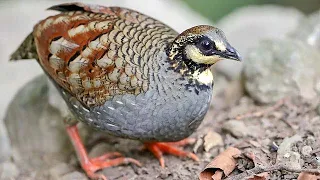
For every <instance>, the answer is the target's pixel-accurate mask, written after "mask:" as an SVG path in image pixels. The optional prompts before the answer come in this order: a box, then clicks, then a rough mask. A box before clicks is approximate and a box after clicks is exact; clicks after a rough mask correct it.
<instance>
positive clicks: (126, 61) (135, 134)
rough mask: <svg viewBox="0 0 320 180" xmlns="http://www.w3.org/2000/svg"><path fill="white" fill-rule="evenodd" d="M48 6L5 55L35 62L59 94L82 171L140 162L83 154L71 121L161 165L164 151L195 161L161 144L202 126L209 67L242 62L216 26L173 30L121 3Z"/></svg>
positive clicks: (89, 172) (93, 175)
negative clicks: (141, 148)
mask: <svg viewBox="0 0 320 180" xmlns="http://www.w3.org/2000/svg"><path fill="white" fill-rule="evenodd" d="M49 9H51V10H58V11H60V13H59V14H57V15H54V16H50V17H48V18H45V19H44V20H42V21H41V22H39V23H38V24H37V25H36V26H35V27H34V31H33V33H32V34H30V35H29V36H28V37H27V38H26V40H25V41H24V42H23V43H22V45H21V46H20V47H19V48H18V50H17V51H16V52H15V53H13V55H12V57H11V59H13V60H17V59H21V58H22V59H26V58H35V59H37V60H38V62H39V63H40V65H41V67H42V68H43V70H44V72H45V73H46V74H47V75H48V76H49V77H50V79H51V80H52V82H53V83H54V84H55V86H56V87H57V89H58V90H59V92H60V93H61V95H62V97H63V99H64V100H65V102H66V104H67V105H68V108H69V110H70V112H71V114H70V116H68V118H70V119H68V118H66V120H65V121H64V122H65V123H66V125H67V132H68V135H69V137H70V138H71V140H72V142H73V145H74V146H75V149H76V151H77V155H78V156H79V160H80V163H81V166H82V168H83V169H84V171H85V172H86V173H87V175H88V176H89V177H90V178H101V179H106V177H105V176H103V175H101V174H96V173H95V172H96V171H97V170H99V169H102V168H105V167H110V166H114V165H118V164H121V163H127V162H131V163H134V164H137V165H140V163H139V162H138V161H136V160H133V159H131V158H123V157H119V156H120V155H119V153H113V156H114V155H115V156H117V157H115V159H113V158H112V159H110V158H109V157H110V154H107V155H105V156H102V157H98V158H89V157H88V154H87V152H86V150H85V148H84V146H83V144H82V142H81V140H80V136H79V133H78V130H77V126H76V123H74V122H77V121H82V122H84V123H85V124H87V125H89V126H91V127H93V128H95V129H98V130H100V131H104V132H106V133H109V134H112V135H114V136H119V137H123V138H130V139H137V140H141V141H143V142H144V143H145V147H146V148H147V149H149V150H150V151H151V152H153V153H154V154H155V155H156V157H157V158H158V159H159V161H160V164H161V166H163V167H164V160H163V158H162V152H167V153H172V154H174V155H178V156H187V157H190V158H192V159H194V160H198V158H197V157H196V155H195V154H192V153H187V152H184V151H182V150H179V149H178V148H176V147H174V145H175V144H174V143H164V142H166V141H171V142H172V141H178V140H181V139H184V138H186V137H188V136H189V135H190V134H191V133H192V132H193V131H194V130H195V129H196V128H197V127H198V126H199V125H200V123H201V121H202V120H203V118H204V116H205V114H206V112H207V110H208V108H209V106H210V101H211V96H212V86H213V76H212V74H211V71H210V69H209V67H210V66H211V65H213V64H215V63H216V62H218V61H220V60H221V59H223V58H227V59H234V60H240V56H239V54H238V52H237V51H236V50H235V49H234V48H233V47H232V46H231V45H230V44H229V43H228V41H227V40H226V37H225V36H224V35H223V33H222V31H221V30H219V29H217V28H215V27H212V26H207V25H201V26H195V27H192V28H190V29H187V30H185V31H184V32H182V33H181V34H178V33H177V32H175V31H174V30H172V29H171V28H170V27H168V26H166V25H165V24H163V23H161V22H159V21H157V20H155V19H153V18H151V17H149V16H146V15H143V14H141V13H139V12H136V11H133V10H129V9H126V8H120V7H103V6H98V5H85V4H82V3H70V4H62V5H57V6H53V7H51V8H49ZM73 120H76V121H73ZM159 141H162V143H158V142H159ZM187 142H188V141H187V140H186V141H183V142H179V143H178V144H180V145H181V143H182V144H186V143H187Z"/></svg>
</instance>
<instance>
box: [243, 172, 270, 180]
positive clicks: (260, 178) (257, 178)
mask: <svg viewBox="0 0 320 180" xmlns="http://www.w3.org/2000/svg"><path fill="white" fill-rule="evenodd" d="M268 176H269V173H268V172H263V173H260V174H256V175H253V176H252V177H249V178H248V180H266V179H267V178H268Z"/></svg>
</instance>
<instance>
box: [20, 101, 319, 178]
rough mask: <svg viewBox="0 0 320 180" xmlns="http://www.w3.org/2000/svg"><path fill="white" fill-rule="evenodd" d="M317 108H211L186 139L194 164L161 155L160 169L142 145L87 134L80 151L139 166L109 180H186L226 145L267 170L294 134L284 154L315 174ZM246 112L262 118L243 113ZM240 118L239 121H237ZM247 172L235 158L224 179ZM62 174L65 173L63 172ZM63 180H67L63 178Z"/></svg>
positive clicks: (277, 173) (300, 104) (73, 165)
mask: <svg viewBox="0 0 320 180" xmlns="http://www.w3.org/2000/svg"><path fill="white" fill-rule="evenodd" d="M318 104H319V100H305V99H302V98H299V97H296V98H290V99H286V100H284V101H283V103H281V104H278V105H277V107H274V105H266V106H261V105H257V104H255V103H254V102H253V101H252V100H251V99H250V98H248V97H243V98H241V99H240V101H239V102H238V103H237V104H235V105H233V106H231V107H227V108H223V109H216V108H214V107H212V108H211V109H210V110H209V112H208V114H207V116H206V117H205V120H204V122H203V123H202V125H201V126H200V127H199V129H198V130H197V131H196V132H195V133H194V134H193V135H192V137H193V138H196V139H197V142H196V143H195V144H194V145H190V146H187V147H186V148H185V150H188V151H195V153H196V154H197V156H198V157H199V158H200V162H195V161H193V160H190V159H187V158H178V157H174V156H171V155H165V163H166V167H165V168H161V167H160V166H159V162H158V161H157V159H156V158H155V157H154V156H153V155H152V154H151V153H150V152H147V151H144V150H141V147H142V144H141V143H140V142H138V141H133V140H127V139H120V138H115V137H111V136H107V135H105V134H102V133H100V132H95V133H92V134H91V135H90V137H89V138H88V139H90V140H89V141H88V143H87V145H86V147H87V149H88V151H89V152H90V155H91V156H97V155H100V154H103V153H104V152H111V151H118V152H121V153H123V154H124V155H126V156H128V157H132V158H135V159H137V160H139V161H140V162H141V163H142V164H143V167H137V166H135V165H124V166H119V167H111V168H107V169H104V170H103V171H101V173H103V174H105V175H106V176H107V177H108V179H111V180H126V179H134V180H149V179H166V180H173V179H174V180H175V179H184V180H188V179H198V176H199V173H200V172H201V170H202V169H203V168H204V167H205V166H206V165H207V164H208V163H209V162H210V161H211V160H212V159H213V158H214V157H216V156H217V155H219V153H221V152H222V151H223V150H224V149H226V148H227V147H230V146H232V147H235V148H238V149H239V150H241V151H242V152H243V153H244V154H250V153H251V154H254V156H255V157H258V159H259V161H261V163H263V164H265V165H273V164H275V163H276V161H277V150H278V148H279V145H280V144H281V143H282V142H283V140H284V139H285V138H288V137H292V136H294V135H299V136H301V138H302V141H297V142H294V143H293V144H291V145H290V147H289V150H291V151H293V152H297V153H299V154H300V159H299V163H300V165H301V168H308V169H316V168H319V167H320V162H319V157H320V144H319V139H320V116H319V114H318V113H320V112H319V107H318ZM248 112H249V113H250V112H262V113H261V114H255V115H252V114H246V113H248ZM243 114H245V116H242V117H241V116H239V115H243ZM237 118H238V119H237ZM231 120H232V121H233V122H234V121H239V122H240V123H243V124H244V125H245V126H244V128H242V129H240V130H239V129H237V128H239V126H237V125H236V126H234V127H232V126H230V125H228V127H227V126H226V123H227V122H229V121H231ZM229 124H230V123H229ZM213 131H214V132H216V133H218V135H220V136H221V137H222V142H215V141H217V139H210V138H207V139H206V140H205V141H212V142H211V143H212V144H214V147H211V148H210V149H206V150H207V151H206V150H205V148H204V146H203V142H205V141H204V139H205V138H204V137H206V135H207V134H208V133H209V132H213ZM237 131H240V133H239V132H238V133H235V132H237ZM207 143H210V142H207ZM221 144H223V145H221ZM306 146H308V147H306ZM310 147H311V148H310ZM310 149H311V151H310ZM288 161H290V160H288ZM66 164H67V165H66V167H68V168H70V170H69V171H74V170H76V171H78V172H80V173H83V171H81V168H80V166H79V164H78V161H77V159H76V156H75V153H71V155H70V156H69V158H68V161H67V162H66ZM60 166H61V165H60ZM253 167H254V162H252V161H251V160H248V159H241V158H240V159H238V162H237V167H236V169H235V170H234V171H233V173H231V174H230V175H229V176H228V177H229V178H230V177H232V176H235V175H237V174H240V173H242V172H243V171H245V170H248V169H251V168H253ZM63 169H64V171H66V170H65V168H63ZM60 171H61V170H60ZM22 172H26V173H25V174H23V173H22V174H20V177H19V178H17V179H26V177H30V175H28V173H30V171H22ZM66 172H68V171H66ZM50 173H51V174H50ZM61 174H63V173H61ZM77 175H78V174H77ZM298 175H299V173H297V172H290V171H285V170H274V171H270V172H269V175H268V179H297V177H298ZM52 176H54V175H52V168H51V170H50V172H48V171H43V172H40V173H39V172H37V174H36V175H35V176H33V177H35V179H50V177H51V179H52ZM69 177H72V176H69ZM79 177H80V176H79ZM73 178H74V177H73ZM81 178H82V179H83V178H84V176H81ZM81 178H80V179H81ZM64 179H72V178H67V177H64Z"/></svg>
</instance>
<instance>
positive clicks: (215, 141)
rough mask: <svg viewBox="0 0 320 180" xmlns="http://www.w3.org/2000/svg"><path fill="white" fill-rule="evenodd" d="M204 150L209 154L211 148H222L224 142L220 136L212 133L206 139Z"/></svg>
mask: <svg viewBox="0 0 320 180" xmlns="http://www.w3.org/2000/svg"><path fill="white" fill-rule="evenodd" d="M203 145H204V150H205V151H206V152H208V151H209V150H210V149H211V148H213V147H215V146H222V145H223V140H222V137H221V136H220V134H218V133H216V132H214V131H210V132H208V134H207V135H206V136H205V137H204V144H203Z"/></svg>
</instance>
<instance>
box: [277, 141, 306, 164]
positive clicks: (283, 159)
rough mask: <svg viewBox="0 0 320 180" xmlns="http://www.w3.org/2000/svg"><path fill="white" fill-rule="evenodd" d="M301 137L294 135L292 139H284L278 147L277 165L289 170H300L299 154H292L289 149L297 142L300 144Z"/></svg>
mask: <svg viewBox="0 0 320 180" xmlns="http://www.w3.org/2000/svg"><path fill="white" fill-rule="evenodd" d="M301 141H302V137H301V136H299V135H295V136H292V137H288V138H285V139H284V140H283V142H282V143H281V144H280V145H279V149H278V151H277V163H278V164H279V165H285V166H287V167H289V168H293V169H300V168H301V158H300V154H299V153H297V152H293V151H292V150H291V147H292V146H293V144H296V143H297V142H301Z"/></svg>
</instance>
